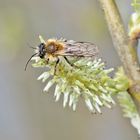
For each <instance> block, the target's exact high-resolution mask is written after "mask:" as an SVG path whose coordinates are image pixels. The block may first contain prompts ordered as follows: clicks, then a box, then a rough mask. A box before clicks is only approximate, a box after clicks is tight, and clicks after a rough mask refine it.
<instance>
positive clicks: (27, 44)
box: [27, 43, 36, 50]
mask: <svg viewBox="0 0 140 140" xmlns="http://www.w3.org/2000/svg"><path fill="white" fill-rule="evenodd" d="M27 45H28V46H29V47H30V48H32V49H34V50H36V48H35V47H33V46H31V45H30V44H29V43H27Z"/></svg>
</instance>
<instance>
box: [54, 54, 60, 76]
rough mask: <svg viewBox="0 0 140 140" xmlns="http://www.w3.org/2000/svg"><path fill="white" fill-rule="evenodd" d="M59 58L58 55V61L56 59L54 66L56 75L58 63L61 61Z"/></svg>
mask: <svg viewBox="0 0 140 140" xmlns="http://www.w3.org/2000/svg"><path fill="white" fill-rule="evenodd" d="M59 61H60V60H59V58H58V57H57V61H56V63H55V66H54V75H55V74H56V68H57V65H58V63H59Z"/></svg>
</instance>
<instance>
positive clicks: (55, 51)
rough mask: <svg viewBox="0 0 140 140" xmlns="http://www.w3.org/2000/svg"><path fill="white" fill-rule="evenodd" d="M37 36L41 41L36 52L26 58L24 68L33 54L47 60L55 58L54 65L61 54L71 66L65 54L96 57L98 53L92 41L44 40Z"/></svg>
mask: <svg viewBox="0 0 140 140" xmlns="http://www.w3.org/2000/svg"><path fill="white" fill-rule="evenodd" d="M39 38H40V41H41V43H40V44H39V45H38V47H37V49H36V53H35V54H33V55H32V56H31V58H30V59H29V60H28V62H27V64H26V66H25V70H26V68H27V65H28V63H29V61H30V60H31V59H32V57H34V56H38V57H40V58H41V59H45V60H46V61H47V62H49V60H51V59H53V58H55V59H56V66H57V64H58V63H59V56H62V57H64V59H65V60H66V61H67V63H69V64H70V65H71V66H73V64H71V63H70V61H69V60H68V59H67V56H71V57H73V56H76V57H96V56H97V55H98V53H99V50H98V47H97V46H96V45H95V44H93V43H89V42H76V41H73V40H66V39H48V40H47V41H44V39H43V38H42V37H41V36H39ZM56 66H55V68H56Z"/></svg>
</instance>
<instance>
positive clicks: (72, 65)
mask: <svg viewBox="0 0 140 140" xmlns="http://www.w3.org/2000/svg"><path fill="white" fill-rule="evenodd" d="M64 59H65V60H66V62H67V63H68V64H69V65H70V66H71V67H77V66H75V65H74V64H72V63H71V62H70V61H69V60H68V58H67V57H66V56H64Z"/></svg>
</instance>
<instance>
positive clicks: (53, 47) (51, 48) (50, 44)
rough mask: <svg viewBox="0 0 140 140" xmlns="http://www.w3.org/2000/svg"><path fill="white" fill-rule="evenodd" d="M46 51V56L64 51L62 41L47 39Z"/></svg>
mask: <svg viewBox="0 0 140 140" xmlns="http://www.w3.org/2000/svg"><path fill="white" fill-rule="evenodd" d="M46 52H47V55H48V57H55V56H58V55H61V54H62V53H63V52H64V43H63V42H62V41H60V40H56V39H48V40H47V41H46Z"/></svg>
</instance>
